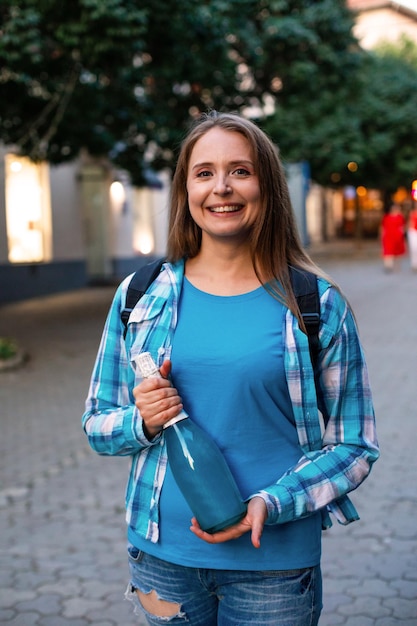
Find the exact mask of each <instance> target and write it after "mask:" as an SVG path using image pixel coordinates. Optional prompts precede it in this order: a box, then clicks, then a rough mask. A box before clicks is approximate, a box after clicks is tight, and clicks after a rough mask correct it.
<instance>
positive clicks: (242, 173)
mask: <svg viewBox="0 0 417 626" xmlns="http://www.w3.org/2000/svg"><path fill="white" fill-rule="evenodd" d="M233 174H236V176H250V172H249V170H247V169H246V168H245V167H238V168H237V169H235V170H233Z"/></svg>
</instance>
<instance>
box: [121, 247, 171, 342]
mask: <svg viewBox="0 0 417 626" xmlns="http://www.w3.org/2000/svg"><path fill="white" fill-rule="evenodd" d="M164 260H165V259H156V261H153V262H152V263H148V264H147V265H144V266H143V267H141V268H139V269H138V270H137V272H135V273H134V274H133V276H132V279H131V281H130V283H129V286H128V288H127V293H126V302H125V308H124V309H123V311H122V312H121V314H120V317H121V320H122V323H123V326H124V330H123V337H126V332H127V323H128V321H129V317H130V314H131V312H132V311H133V309H134V308H135V306H136V304H137V303H138V302H139V300H140V299H141V297H142V296H143V294H144V293H145V291H146V290H147V288H148V287H149V285H151V284H152V283H153V281H154V280H155V278H156V277H157V276H158V274H159V272H160V271H161V267H162V264H163V262H164Z"/></svg>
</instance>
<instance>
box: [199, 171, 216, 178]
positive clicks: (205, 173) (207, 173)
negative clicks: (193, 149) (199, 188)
mask: <svg viewBox="0 0 417 626" xmlns="http://www.w3.org/2000/svg"><path fill="white" fill-rule="evenodd" d="M211 175H212V174H211V172H210V170H202V171H201V172H198V174H197V178H208V177H209V176H211Z"/></svg>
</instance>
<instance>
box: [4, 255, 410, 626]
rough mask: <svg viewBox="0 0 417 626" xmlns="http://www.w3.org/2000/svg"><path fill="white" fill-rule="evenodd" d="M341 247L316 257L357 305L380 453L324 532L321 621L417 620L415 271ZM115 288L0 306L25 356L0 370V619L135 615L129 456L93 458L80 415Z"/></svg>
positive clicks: (28, 624)
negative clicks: (127, 512)
mask: <svg viewBox="0 0 417 626" xmlns="http://www.w3.org/2000/svg"><path fill="white" fill-rule="evenodd" d="M346 249H347V247H346V246H345V247H344V251H345V254H343V258H337V255H335V254H331V255H326V254H325V253H320V251H318V253H317V259H318V260H319V262H320V263H321V265H322V266H323V267H324V268H325V269H326V270H327V271H328V272H329V273H330V274H331V275H332V276H333V277H334V278H335V279H336V280H337V281H338V282H339V284H340V285H341V286H342V288H343V290H344V292H345V293H346V294H347V296H348V298H349V299H350V301H351V303H352V305H353V308H354V310H355V312H356V316H357V319H358V323H359V327H360V331H361V336H362V341H363V344H364V347H365V350H366V353H367V358H368V363H369V368H370V375H371V381H372V385H373V391H374V398H375V406H376V412H377V419H378V431H379V438H380V444H381V449H382V456H381V459H380V460H379V462H378V463H377V464H376V465H375V467H374V470H373V472H372V474H371V476H370V478H369V479H368V480H367V481H366V482H365V483H364V485H362V487H361V488H360V489H359V490H358V492H357V493H354V494H353V495H352V499H353V500H354V502H355V504H356V505H357V507H358V509H359V512H360V515H361V521H359V522H356V523H354V524H352V525H350V526H348V527H342V526H340V525H338V524H335V526H334V527H333V528H332V529H331V530H330V531H328V532H326V533H325V534H324V540H323V550H324V555H323V573H324V602H325V609H324V612H323V616H322V619H321V622H320V625H321V626H339V625H343V626H416V624H417V491H416V478H417V461H416V447H417V434H416V417H417V409H416V402H415V397H416V380H417V275H416V274H412V273H411V271H410V270H409V268H408V265H407V263H406V261H404V266H403V269H402V271H401V272H399V273H396V274H391V275H386V274H384V273H383V271H382V265H381V262H380V259H378V257H377V255H376V254H368V253H367V249H366V250H365V251H363V250H362V252H360V253H358V251H357V250H354V249H353V248H352V249H351V250H349V249H347V253H346ZM313 256H314V255H313ZM113 291H114V290H113V288H109V287H105V288H94V289H84V290H81V291H78V292H71V293H68V294H62V295H56V296H52V297H44V298H39V299H34V300H31V301H28V302H22V303H16V304H11V305H7V306H3V307H2V308H0V335H11V336H14V337H16V338H17V339H18V341H19V343H20V344H21V345H22V346H24V348H25V349H26V350H27V352H28V354H29V357H30V358H29V360H28V361H27V363H26V364H25V365H24V367H22V368H20V369H16V370H11V371H8V372H0V529H1V531H0V624H10V625H12V624H13V625H15V626H87V625H89V624H96V625H98V626H134V625H137V624H144V623H145V622H144V621H140V618H138V617H135V616H133V615H132V612H131V608H130V605H129V603H127V602H126V601H125V600H124V598H123V594H124V589H125V587H126V582H127V575H128V572H127V564H126V558H125V524H124V506H123V498H124V487H125V480H126V476H127V472H128V460H127V459H120V458H101V457H99V456H97V455H96V454H94V453H93V452H92V451H90V449H89V448H88V445H87V442H86V438H85V436H84V434H83V432H82V430H81V425H80V417H81V414H82V412H83V406H84V399H85V395H86V392H87V384H88V380H89V376H90V372H91V368H92V365H93V360H94V356H95V352H96V349H97V345H98V340H99V337H100V334H101V330H102V326H103V323H104V319H105V315H106V312H107V308H108V306H109V303H110V299H111V296H112V294H113Z"/></svg>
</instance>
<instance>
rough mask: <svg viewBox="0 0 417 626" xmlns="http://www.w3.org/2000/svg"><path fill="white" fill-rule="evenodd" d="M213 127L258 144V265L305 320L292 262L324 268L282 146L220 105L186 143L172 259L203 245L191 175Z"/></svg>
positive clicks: (175, 193) (254, 244)
mask: <svg viewBox="0 0 417 626" xmlns="http://www.w3.org/2000/svg"><path fill="white" fill-rule="evenodd" d="M212 128H221V129H223V130H226V131H229V132H237V133H240V134H241V135H243V136H244V137H245V138H246V139H247V141H248V142H249V144H250V146H251V148H252V153H253V156H254V161H255V162H254V166H255V171H256V173H257V175H258V180H259V187H260V198H261V210H260V217H259V220H258V221H257V222H256V224H255V225H254V227H253V229H252V232H251V241H250V246H251V254H252V260H253V265H254V269H255V272H256V275H257V276H258V278H259V280H260V281H261V283H262V284H264V285H265V286H266V287H267V288H268V290H269V291H271V292H272V293H273V294H274V295H275V296H276V297H278V298H279V299H280V300H282V301H284V302H285V304H286V305H287V306H288V307H289V308H290V309H291V310H292V311H293V312H294V314H295V315H297V317H298V319H299V321H300V324H301V326H303V324H302V320H301V319H300V315H299V310H298V306H297V303H296V299H295V297H294V293H293V290H292V288H291V283H290V277H289V270H288V266H289V265H293V266H295V267H299V268H304V269H307V270H309V271H311V272H313V273H315V274H317V275H322V276H324V273H323V272H322V271H321V270H320V269H319V268H318V267H317V266H316V265H315V263H314V262H313V261H312V260H311V258H310V257H309V256H308V254H307V253H306V252H305V250H304V249H303V247H302V244H301V241H300V237H299V234H298V230H297V224H296V220H295V216H294V211H293V208H292V205H291V200H290V195H289V191H288V185H287V181H286V178H285V173H284V168H283V166H282V163H281V160H280V158H279V155H278V150H277V148H276V146H275V145H274V144H273V143H272V141H271V140H270V139H269V137H268V136H267V135H266V134H265V133H264V132H263V131H262V130H261V129H260V128H259V127H258V126H256V124H254V123H253V122H251V121H249V120H247V119H245V118H243V117H240V116H239V115H236V114H233V113H218V112H217V111H211V112H210V113H207V114H204V115H203V116H202V117H201V118H200V119H199V120H198V121H197V122H196V123H195V124H194V125H193V127H192V128H191V130H190V132H189V133H188V135H187V137H186V138H185V140H184V141H183V143H182V146H181V151H180V154H179V157H178V161H177V166H176V170H175V174H174V177H173V182H172V188H171V210H170V221H169V236H168V246H167V252H168V255H167V256H168V260H170V261H171V262H175V261H178V260H179V259H180V258H183V257H188V258H192V257H194V256H196V255H197V254H198V252H199V250H200V247H201V229H200V228H199V226H197V224H196V223H195V222H194V220H193V219H192V217H191V214H190V211H189V208H188V195H187V176H188V166H189V161H190V157H191V152H192V150H193V148H194V146H195V144H196V143H197V141H198V140H199V139H200V138H201V137H202V136H203V135H205V134H206V133H207V132H208V131H209V130H211V129H212ZM326 278H327V277H326ZM277 283H278V284H277ZM279 285H281V288H280V287H279Z"/></svg>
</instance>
